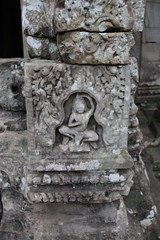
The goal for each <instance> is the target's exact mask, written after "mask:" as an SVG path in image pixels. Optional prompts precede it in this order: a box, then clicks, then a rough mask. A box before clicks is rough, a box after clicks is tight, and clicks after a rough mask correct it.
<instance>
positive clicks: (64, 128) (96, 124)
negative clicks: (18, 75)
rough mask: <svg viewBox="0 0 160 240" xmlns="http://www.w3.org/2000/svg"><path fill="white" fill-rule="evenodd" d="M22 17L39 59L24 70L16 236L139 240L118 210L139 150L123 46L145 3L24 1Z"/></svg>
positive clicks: (132, 74)
mask: <svg viewBox="0 0 160 240" xmlns="http://www.w3.org/2000/svg"><path fill="white" fill-rule="evenodd" d="M22 15H23V30H24V32H25V34H26V41H27V44H28V52H29V55H30V57H31V58H36V59H34V60H32V61H30V62H29V63H26V64H25V73H24V75H25V87H24V88H25V99H26V110H27V132H28V148H27V151H26V152H25V153H24V156H25V163H24V164H23V166H22V167H21V168H22V169H23V173H22V175H21V177H20V183H19V187H20V190H19V194H20V193H21V194H22V195H21V197H20V196H19V197H17V198H16V200H17V199H19V201H15V209H14V210H13V208H11V209H12V211H11V213H13V212H14V213H13V215H15V211H17V212H18V213H19V215H21V218H25V220H22V221H21V222H23V224H24V225H25V228H24V229H23V231H22V233H21V235H18V236H21V237H22V236H23V238H24V239H27V240H28V239H34V240H40V239H45V240H51V239H52V240H53V239H55V240H60V239H61V240H63V239H64V240H68V239H71V240H75V239H77V240H80V239H83V240H84V239H85V240H93V239H96V240H99V239H114V240H122V239H123V240H124V239H139V240H142V239H145V236H144V234H143V229H142V228H141V225H143V224H141V225H140V221H139V222H138V223H135V222H136V221H135V220H134V219H132V218H133V216H132V217H130V214H128V213H129V210H128V209H127V207H126V203H125V197H126V196H128V195H129V192H130V188H131V186H132V185H133V176H134V168H133V166H134V161H137V160H138V159H139V154H140V151H141V138H142V136H141V133H140V131H139V128H138V120H137V118H136V112H137V107H136V106H135V104H134V93H135V89H136V84H137V82H138V68H137V63H136V60H135V58H131V57H130V49H131V48H132V46H133V45H134V38H133V34H132V31H142V28H143V17H144V2H143V1H142V0H140V1H138V3H137V1H134V0H130V1H124V0H115V1H114V0H111V1H109V0H106V1H102V0H94V1H89V0H87V1H86V0H85V1H84V0H72V1H71V0H61V1H51V0H50V1H49V0H48V1H40V0H36V1H35V0H26V1H24V2H23V14H22ZM37 58H40V59H37ZM128 126H129V128H128ZM128 135H130V136H129V139H130V144H129V145H128ZM134 140H135V141H134ZM132 143H133V144H132ZM23 149H24V147H23ZM129 153H130V154H129ZM137 168H138V167H137ZM137 172H138V170H137ZM142 172H143V171H142ZM143 174H144V172H143ZM13 182H14V181H13ZM7 196H8V195H7V192H5V194H4V195H3V198H2V199H4V200H5V198H7ZM22 196H23V197H24V200H21V198H22ZM9 199H10V202H14V201H13V195H11V196H10V195H9ZM4 209H5V211H6V212H7V207H6V206H5V208H4ZM19 209H20V210H19ZM151 210H152V211H153V215H154V214H155V212H154V210H155V209H154V208H153V209H151ZM130 212H131V210H130ZM153 217H154V216H153ZM153 217H152V218H153ZM150 222H152V219H151V218H150ZM143 223H144V222H143ZM3 224H4V223H3ZM18 226H19V228H20V225H18ZM144 226H145V227H146V225H145V224H144ZM135 229H136V231H135ZM14 236H15V238H16V235H14ZM12 238H13V237H12Z"/></svg>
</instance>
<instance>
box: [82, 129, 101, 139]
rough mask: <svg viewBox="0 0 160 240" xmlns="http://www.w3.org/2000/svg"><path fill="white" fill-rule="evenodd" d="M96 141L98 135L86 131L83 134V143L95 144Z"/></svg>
mask: <svg viewBox="0 0 160 240" xmlns="http://www.w3.org/2000/svg"><path fill="white" fill-rule="evenodd" d="M97 140H98V135H97V133H95V132H94V131H91V130H86V131H85V132H84V140H83V141H84V142H95V141H97Z"/></svg>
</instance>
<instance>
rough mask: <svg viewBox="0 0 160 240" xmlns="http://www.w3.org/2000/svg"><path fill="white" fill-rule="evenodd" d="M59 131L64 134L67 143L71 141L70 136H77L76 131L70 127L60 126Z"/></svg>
mask: <svg viewBox="0 0 160 240" xmlns="http://www.w3.org/2000/svg"><path fill="white" fill-rule="evenodd" d="M59 132H60V133H61V134H62V135H64V137H63V144H67V143H68V142H69V138H72V139H74V138H75V132H74V131H73V130H71V129H70V128H69V127H66V126H62V127H60V128H59Z"/></svg>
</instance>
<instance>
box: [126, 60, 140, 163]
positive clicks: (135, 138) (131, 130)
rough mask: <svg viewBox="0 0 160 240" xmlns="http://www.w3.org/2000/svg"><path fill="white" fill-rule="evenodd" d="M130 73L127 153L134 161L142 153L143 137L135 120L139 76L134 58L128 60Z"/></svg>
mask: <svg viewBox="0 0 160 240" xmlns="http://www.w3.org/2000/svg"><path fill="white" fill-rule="evenodd" d="M130 71H131V98H130V113H129V123H128V151H129V153H130V155H131V156H132V158H133V159H134V161H137V160H139V156H140V153H141V151H142V139H143V135H142V133H141V130H140V128H139V121H138V118H137V112H138V107H137V106H136V105H135V101H134V97H135V94H136V90H137V86H138V82H139V74H138V65H137V60H136V59H135V58H131V59H130Z"/></svg>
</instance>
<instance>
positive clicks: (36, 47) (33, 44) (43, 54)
mask: <svg viewBox="0 0 160 240" xmlns="http://www.w3.org/2000/svg"><path fill="white" fill-rule="evenodd" d="M26 40H27V44H28V53H29V56H30V57H31V58H44V59H52V60H56V59H58V58H59V53H58V48H57V45H56V42H55V41H54V40H50V39H47V38H35V37H31V36H27V37H26Z"/></svg>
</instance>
